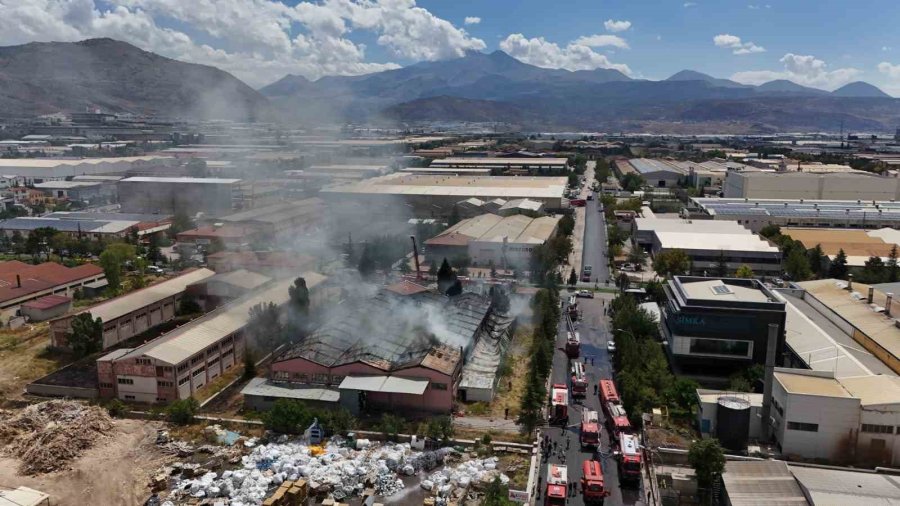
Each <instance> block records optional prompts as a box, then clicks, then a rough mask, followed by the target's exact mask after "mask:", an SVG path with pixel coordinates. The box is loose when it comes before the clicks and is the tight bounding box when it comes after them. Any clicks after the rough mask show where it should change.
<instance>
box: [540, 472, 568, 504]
mask: <svg viewBox="0 0 900 506" xmlns="http://www.w3.org/2000/svg"><path fill="white" fill-rule="evenodd" d="M568 495H569V473H568V472H567V470H566V466H564V465H561V464H548V465H547V493H546V494H544V505H545V506H551V505H552V506H565V504H566V497H568Z"/></svg>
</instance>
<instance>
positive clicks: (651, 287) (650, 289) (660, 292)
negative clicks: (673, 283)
mask: <svg viewBox="0 0 900 506" xmlns="http://www.w3.org/2000/svg"><path fill="white" fill-rule="evenodd" d="M644 290H646V291H647V297H649V298H650V300H652V301H653V302H656V303H662V302H665V300H666V290H665V288H663V284H662V283H661V282H659V281H658V280H655V279H651V280H650V281H648V282H647V285H646V286H645V287H644Z"/></svg>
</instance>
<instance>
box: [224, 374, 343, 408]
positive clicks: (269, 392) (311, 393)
mask: <svg viewBox="0 0 900 506" xmlns="http://www.w3.org/2000/svg"><path fill="white" fill-rule="evenodd" d="M241 394H242V395H257V396H261V397H276V398H281V399H285V398H286V399H298V400H302V401H322V402H338V400H340V398H341V393H340V392H339V391H338V390H337V389H334V388H325V387H313V386H309V385H302V386H300V385H297V386H295V385H293V384H291V383H273V382H270V381H269V380H268V379H266V378H253V379H252V380H250V382H249V383H247V386H245V387H244V388H243V389H241Z"/></svg>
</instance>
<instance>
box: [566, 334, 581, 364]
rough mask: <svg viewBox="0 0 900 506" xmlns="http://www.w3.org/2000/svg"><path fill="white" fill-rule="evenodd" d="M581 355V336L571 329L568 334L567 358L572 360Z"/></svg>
mask: <svg viewBox="0 0 900 506" xmlns="http://www.w3.org/2000/svg"><path fill="white" fill-rule="evenodd" d="M580 355H581V336H580V335H579V334H578V331H576V330H572V328H571V327H570V328H569V330H568V331H567V333H566V356H567V357H569V358H570V359H574V358H578V357H579V356H580Z"/></svg>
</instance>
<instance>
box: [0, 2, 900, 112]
mask: <svg viewBox="0 0 900 506" xmlns="http://www.w3.org/2000/svg"><path fill="white" fill-rule="evenodd" d="M859 5H860V4H854V3H852V2H847V1H837V0H824V1H812V0H792V1H788V0H769V1H768V2H765V1H759V2H757V1H741V2H739V1H733V0H719V1H703V0H696V1H687V2H685V1H684V0H680V1H676V0H659V1H654V2H648V1H641V0H632V1H624V0H610V1H598V0H566V1H555V2H551V1H547V0H541V1H539V0H522V1H513V0H479V1H476V0H418V1H417V0H283V1H281V0H196V1H191V2H186V1H184V0H0V45H14V44H22V43H26V42H31V41H49V40H71V41H74V40H81V39H85V38H90V37H112V38H116V39H120V40H125V41H127V42H131V43H133V44H135V45H137V46H139V47H141V48H143V49H147V50H149V51H154V52H157V53H160V54H163V55H165V56H169V57H172V58H177V59H181V60H185V61H192V62H197V63H206V64H210V65H215V66H218V67H220V68H222V69H224V70H227V71H229V72H231V73H233V74H235V75H236V76H238V77H239V78H241V79H243V80H245V81H246V82H248V83H249V84H251V85H252V86H262V85H265V84H267V83H269V82H272V81H274V80H276V79H278V78H280V77H282V76H283V75H284V74H287V73H293V74H299V75H303V76H306V77H308V78H311V79H316V78H319V77H321V76H323V75H332V74H345V75H351V74H362V73H368V72H377V71H381V70H385V69H390V68H396V67H397V66H401V65H408V64H410V63H413V62H416V61H421V60H441V59H446V58H453V57H458V56H460V55H462V54H464V53H465V52H466V51H471V50H481V51H493V50H496V49H504V50H506V51H507V52H509V53H510V54H512V56H514V57H516V58H519V59H520V60H522V61H525V62H528V63H531V64H535V65H539V66H544V67H556V68H567V69H570V70H574V69H585V68H597V67H605V68H616V69H619V70H621V71H623V72H625V73H627V74H628V75H630V76H632V77H635V78H645V79H662V78H665V77H668V76H669V75H671V74H673V73H675V72H677V71H679V70H681V69H685V68H688V69H694V70H698V71H701V72H705V73H708V74H711V75H714V76H716V77H728V78H734V79H736V80H740V81H742V82H748V83H761V82H765V81H767V80H771V79H777V78H786V79H791V80H793V81H795V82H798V83H800V84H805V85H810V86H816V87H821V88H825V89H834V88H836V87H838V86H840V85H843V84H845V83H847V82H850V81H853V80H865V81H868V82H871V83H873V84H876V85H878V86H880V87H881V88H882V89H884V90H885V91H888V92H889V93H892V94H894V95H897V96H900V36H898V35H897V32H898V30H897V26H900V8H898V4H897V2H896V1H888V0H872V1H868V2H865V3H864V5H863V6H861V7H860V6H859ZM467 18H469V19H468V20H467ZM474 18H477V19H474ZM476 21H477V22H476ZM613 22H614V23H613Z"/></svg>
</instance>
